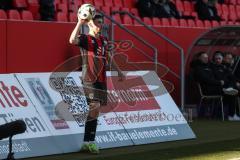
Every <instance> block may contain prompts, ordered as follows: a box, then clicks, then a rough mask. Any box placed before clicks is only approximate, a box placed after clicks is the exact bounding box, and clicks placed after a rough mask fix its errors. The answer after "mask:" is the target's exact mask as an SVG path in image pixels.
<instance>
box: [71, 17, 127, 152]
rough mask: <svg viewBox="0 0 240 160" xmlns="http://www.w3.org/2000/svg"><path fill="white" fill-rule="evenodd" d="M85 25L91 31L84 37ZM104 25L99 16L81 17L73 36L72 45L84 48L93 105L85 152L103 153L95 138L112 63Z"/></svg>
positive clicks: (85, 85)
mask: <svg viewBox="0 0 240 160" xmlns="http://www.w3.org/2000/svg"><path fill="white" fill-rule="evenodd" d="M83 24H87V25H88V27H89V33H88V34H81V33H80V28H81V26H82V25H83ZM102 25H103V16H102V15H100V14H96V15H95V17H93V19H90V20H87V19H81V18H80V17H79V16H78V22H77V25H76V26H75V28H74V30H73V31H72V34H71V36H70V39H69V42H70V43H71V44H75V45H77V46H79V47H80V50H81V57H82V83H83V89H84V92H85V96H86V98H87V101H88V105H89V113H88V118H87V121H86V123H85V133H84V144H83V146H82V148H81V150H82V151H89V152H91V153H96V154H98V153H99V149H98V147H97V145H96V143H95V142H94V141H95V134H96V128H97V117H98V115H99V108H100V106H103V105H106V103H107V91H106V89H107V87H106V64H107V60H109V59H111V58H110V55H109V53H108V52H107V51H106V45H107V40H106V38H105V37H103V36H102V35H101V34H100V33H101V29H102ZM111 62H112V66H113V67H114V68H115V69H116V70H117V71H118V75H119V77H120V80H123V79H124V75H123V74H122V72H121V71H120V69H119V67H118V66H117V65H116V64H115V63H114V61H111Z"/></svg>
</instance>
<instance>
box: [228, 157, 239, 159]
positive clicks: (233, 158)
mask: <svg viewBox="0 0 240 160" xmlns="http://www.w3.org/2000/svg"><path fill="white" fill-rule="evenodd" d="M228 160H240V157H238V158H231V159H228Z"/></svg>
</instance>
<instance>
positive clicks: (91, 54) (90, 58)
mask: <svg viewBox="0 0 240 160" xmlns="http://www.w3.org/2000/svg"><path fill="white" fill-rule="evenodd" d="M78 46H79V47H80V51H81V57H82V81H83V82H91V83H94V82H105V81H106V63H107V59H108V55H107V52H106V46H107V39H106V38H104V37H103V36H99V37H98V38H96V37H93V36H91V35H85V34H81V35H80V36H79V43H78Z"/></svg>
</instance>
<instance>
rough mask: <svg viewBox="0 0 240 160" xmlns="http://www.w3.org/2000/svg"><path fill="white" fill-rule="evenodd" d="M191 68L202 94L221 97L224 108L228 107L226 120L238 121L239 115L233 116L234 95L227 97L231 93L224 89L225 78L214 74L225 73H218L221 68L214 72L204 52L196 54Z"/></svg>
mask: <svg viewBox="0 0 240 160" xmlns="http://www.w3.org/2000/svg"><path fill="white" fill-rule="evenodd" d="M193 66H194V68H193V70H194V78H195V80H196V81H197V82H198V83H199V84H200V85H201V88H202V92H203V93H204V94H205V95H222V96H223V97H224V100H223V101H224V104H225V106H229V113H228V119H229V120H231V121H239V120H240V117H239V114H238V115H235V114H234V113H235V110H236V105H235V102H236V101H235V100H236V99H235V98H236V95H229V93H232V92H228V91H229V90H226V89H225V88H224V87H225V86H226V85H227V83H228V80H227V78H226V77H220V75H217V74H216V72H219V73H220V72H222V73H223V72H225V71H220V70H222V68H220V70H219V71H215V70H214V67H213V65H212V64H210V63H209V59H208V54H207V53H205V52H200V53H198V54H197V60H196V62H195V63H194V65H193ZM215 69H216V68H215ZM232 90H233V89H231V91H232ZM233 91H235V90H233ZM237 113H239V110H237Z"/></svg>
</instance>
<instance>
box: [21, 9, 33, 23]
mask: <svg viewBox="0 0 240 160" xmlns="http://www.w3.org/2000/svg"><path fill="white" fill-rule="evenodd" d="M21 16H22V19H23V20H30V21H32V20H33V15H32V13H31V12H30V11H22V12H21Z"/></svg>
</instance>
